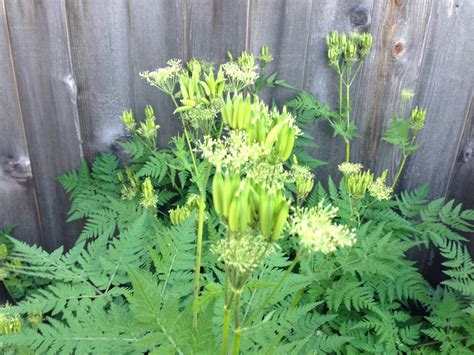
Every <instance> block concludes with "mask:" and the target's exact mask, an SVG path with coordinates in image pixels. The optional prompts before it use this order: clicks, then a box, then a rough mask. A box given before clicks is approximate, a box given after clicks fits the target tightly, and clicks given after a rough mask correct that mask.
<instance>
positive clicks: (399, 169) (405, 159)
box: [392, 154, 407, 189]
mask: <svg viewBox="0 0 474 355" xmlns="http://www.w3.org/2000/svg"><path fill="white" fill-rule="evenodd" d="M406 161H407V155H406V154H403V160H402V163H401V164H400V168H398V172H397V176H395V180H393V184H392V189H394V188H395V185H396V184H397V182H398V179H400V176H401V175H402V171H403V168H404V167H405V163H406Z"/></svg>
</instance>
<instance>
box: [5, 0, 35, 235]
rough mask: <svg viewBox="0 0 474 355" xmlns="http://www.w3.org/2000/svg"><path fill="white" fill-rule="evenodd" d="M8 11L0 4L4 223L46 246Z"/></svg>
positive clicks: (19, 233) (18, 233)
mask: <svg viewBox="0 0 474 355" xmlns="http://www.w3.org/2000/svg"><path fill="white" fill-rule="evenodd" d="M4 10H5V9H4V7H3V3H0V58H2V60H1V61H0V78H1V80H0V92H1V95H0V132H2V136H1V139H0V204H1V205H0V221H10V223H13V221H14V223H15V224H18V225H19V228H18V230H17V235H19V236H23V239H24V240H26V241H28V242H29V243H38V244H43V235H42V231H41V223H40V219H39V215H38V210H37V208H36V190H35V186H34V183H33V181H32V174H31V167H30V156H29V152H28V145H27V142H26V137H25V131H24V127H23V118H22V112H21V108H20V104H19V99H18V91H17V88H16V82H15V81H16V78H15V73H14V68H13V62H12V56H11V54H12V53H11V47H10V40H9V34H8V27H7V22H6V17H5V11H4ZM1 227H5V226H4V225H3V223H0V228H1Z"/></svg>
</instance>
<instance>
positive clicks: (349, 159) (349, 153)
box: [346, 84, 351, 163]
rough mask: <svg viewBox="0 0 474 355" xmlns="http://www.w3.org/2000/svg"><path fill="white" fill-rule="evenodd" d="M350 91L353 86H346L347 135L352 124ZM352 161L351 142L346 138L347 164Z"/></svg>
mask: <svg viewBox="0 0 474 355" xmlns="http://www.w3.org/2000/svg"><path fill="white" fill-rule="evenodd" d="M350 90H351V86H350V84H349V85H346V133H347V132H349V127H350V122H351V109H350ZM350 161H351V141H350V139H349V138H346V163H349V162H350Z"/></svg>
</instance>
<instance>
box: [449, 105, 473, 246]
mask: <svg viewBox="0 0 474 355" xmlns="http://www.w3.org/2000/svg"><path fill="white" fill-rule="evenodd" d="M463 132H464V133H463V136H462V139H461V142H460V143H461V144H460V145H459V150H458V153H457V157H456V163H455V164H454V168H453V172H452V174H451V179H450V184H449V189H448V194H447V197H448V199H453V198H454V199H455V200H456V201H457V202H462V204H463V207H464V208H469V209H474V96H473V97H471V102H470V105H469V109H468V110H467V114H466V119H465V124H464V129H463ZM466 237H467V238H469V239H470V241H471V243H470V244H469V250H470V252H471V255H474V233H469V234H466Z"/></svg>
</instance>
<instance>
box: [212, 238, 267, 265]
mask: <svg viewBox="0 0 474 355" xmlns="http://www.w3.org/2000/svg"><path fill="white" fill-rule="evenodd" d="M272 248H273V247H272V245H271V244H270V243H268V241H266V240H265V238H263V237H262V236H254V235H251V234H246V235H242V236H240V237H239V238H228V239H222V240H219V241H218V242H217V243H216V244H214V245H213V246H212V247H211V252H212V253H214V254H215V255H217V256H218V257H219V260H221V261H223V262H224V263H225V264H226V265H227V266H229V267H231V268H234V269H235V270H237V271H238V272H239V273H241V274H244V273H250V272H252V271H254V270H255V269H256V268H257V267H258V266H259V265H260V263H261V261H262V260H264V259H265V258H266V257H267V256H268V255H269V254H270V253H271V252H272V251H273V249H272Z"/></svg>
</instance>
